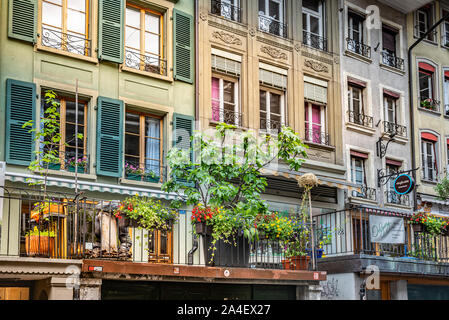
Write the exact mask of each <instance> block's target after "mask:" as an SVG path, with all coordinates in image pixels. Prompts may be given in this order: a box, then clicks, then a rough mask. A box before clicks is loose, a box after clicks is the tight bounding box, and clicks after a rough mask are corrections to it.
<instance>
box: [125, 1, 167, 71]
mask: <svg viewBox="0 0 449 320" xmlns="http://www.w3.org/2000/svg"><path fill="white" fill-rule="evenodd" d="M163 20H164V19H163V15H162V13H160V12H157V11H154V10H150V9H145V8H141V7H137V6H134V5H130V4H128V5H127V6H126V16H125V25H126V26H125V65H126V66H127V67H129V68H133V69H137V70H141V71H147V72H151V73H156V74H161V75H166V74H167V66H166V61H165V60H164V50H163V48H164V43H163V41H164V37H163V30H164V27H163V26H164V24H163V23H164V22H163Z"/></svg>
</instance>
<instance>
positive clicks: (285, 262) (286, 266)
mask: <svg viewBox="0 0 449 320" xmlns="http://www.w3.org/2000/svg"><path fill="white" fill-rule="evenodd" d="M282 267H283V268H284V270H290V260H282Z"/></svg>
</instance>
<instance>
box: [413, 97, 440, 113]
mask: <svg viewBox="0 0 449 320" xmlns="http://www.w3.org/2000/svg"><path fill="white" fill-rule="evenodd" d="M418 101H419V106H418V107H419V108H421V109H425V110H430V111H435V112H440V101H438V100H435V99H432V98H425V97H418Z"/></svg>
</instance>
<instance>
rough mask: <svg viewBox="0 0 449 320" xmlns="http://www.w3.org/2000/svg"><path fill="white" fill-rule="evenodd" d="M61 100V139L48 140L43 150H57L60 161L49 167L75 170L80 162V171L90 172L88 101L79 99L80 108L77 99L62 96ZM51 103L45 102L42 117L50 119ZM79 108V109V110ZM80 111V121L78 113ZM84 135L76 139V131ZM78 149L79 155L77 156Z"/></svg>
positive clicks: (59, 100) (59, 110) (59, 109)
mask: <svg viewBox="0 0 449 320" xmlns="http://www.w3.org/2000/svg"><path fill="white" fill-rule="evenodd" d="M57 101H58V102H59V108H58V113H59V132H60V136H61V140H60V141H59V142H56V143H55V142H54V141H51V140H47V141H46V142H47V143H48V144H46V145H43V146H42V148H43V152H44V153H45V152H46V151H48V150H50V149H51V150H56V151H57V153H58V155H59V156H58V157H59V163H52V164H50V165H49V169H53V170H65V171H75V165H76V163H77V164H78V172H79V173H88V170H89V168H88V164H89V158H88V153H87V125H86V123H87V102H85V101H78V108H77V105H76V103H75V99H73V98H68V97H61V98H59V99H58V100H57ZM49 107H51V105H49V104H47V103H46V102H45V101H44V102H43V108H42V111H41V118H43V119H48V118H47V116H48V108H49ZM77 109H78V110H77ZM77 113H78V123H77V121H76V114H77ZM77 128H78V134H81V135H83V138H82V139H79V138H78V139H76V131H77ZM77 151H78V157H76V156H77Z"/></svg>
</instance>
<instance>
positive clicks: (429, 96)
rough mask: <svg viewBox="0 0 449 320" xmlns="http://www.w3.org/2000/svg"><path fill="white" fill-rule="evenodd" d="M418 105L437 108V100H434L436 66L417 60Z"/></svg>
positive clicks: (431, 108)
mask: <svg viewBox="0 0 449 320" xmlns="http://www.w3.org/2000/svg"><path fill="white" fill-rule="evenodd" d="M418 67H419V69H418V72H419V79H418V81H419V102H420V104H419V107H421V108H425V109H429V110H434V111H437V110H438V104H439V102H438V101H437V100H436V94H435V93H436V92H435V71H436V68H435V67H434V66H432V65H431V64H429V63H426V62H419V63H418Z"/></svg>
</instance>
